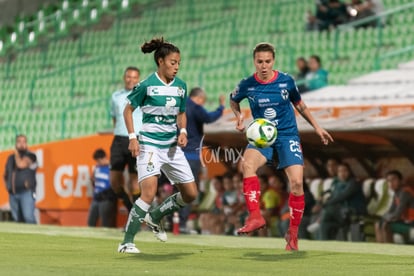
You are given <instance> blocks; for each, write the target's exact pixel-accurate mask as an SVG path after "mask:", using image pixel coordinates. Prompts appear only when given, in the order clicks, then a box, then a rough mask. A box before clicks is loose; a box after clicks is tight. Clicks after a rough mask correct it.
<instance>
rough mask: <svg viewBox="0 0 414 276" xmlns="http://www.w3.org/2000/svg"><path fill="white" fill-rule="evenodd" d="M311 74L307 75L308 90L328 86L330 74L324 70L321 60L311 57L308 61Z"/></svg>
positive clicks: (317, 57)
mask: <svg viewBox="0 0 414 276" xmlns="http://www.w3.org/2000/svg"><path fill="white" fill-rule="evenodd" d="M308 65H309V72H308V74H306V87H307V90H309V91H312V90H316V89H319V88H322V87H324V86H327V85H328V72H327V71H326V70H325V69H322V63H321V58H320V57H319V56H317V55H312V56H310V58H309V60H308Z"/></svg>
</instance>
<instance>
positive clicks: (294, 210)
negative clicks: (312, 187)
mask: <svg viewBox="0 0 414 276" xmlns="http://www.w3.org/2000/svg"><path fill="white" fill-rule="evenodd" d="M288 204H289V210H290V223H289V228H294V229H295V228H296V229H297V228H298V227H299V224H300V222H301V220H302V215H303V210H304V209H305V195H301V196H295V195H294V194H292V193H290V194H289V201H288Z"/></svg>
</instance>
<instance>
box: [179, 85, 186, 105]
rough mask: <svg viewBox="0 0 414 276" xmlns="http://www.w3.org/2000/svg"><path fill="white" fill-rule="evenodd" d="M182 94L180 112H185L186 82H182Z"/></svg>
mask: <svg viewBox="0 0 414 276" xmlns="http://www.w3.org/2000/svg"><path fill="white" fill-rule="evenodd" d="M183 89H184V95H183V99H182V100H181V104H180V109H179V110H180V112H185V103H186V102H187V84H185V83H184V87H183Z"/></svg>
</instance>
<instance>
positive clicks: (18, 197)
mask: <svg viewBox="0 0 414 276" xmlns="http://www.w3.org/2000/svg"><path fill="white" fill-rule="evenodd" d="M36 161H37V158H36V155H35V154H34V153H33V152H30V151H29V150H28V147H27V137H26V136H25V135H23V134H20V135H18V136H17V137H16V150H15V152H14V153H13V154H11V155H10V156H9V157H8V159H7V162H6V169H5V175H4V180H5V182H6V188H7V191H8V192H9V203H10V209H11V214H12V217H13V220H14V221H16V222H26V223H33V224H35V223H36V218H35V215H34V210H35V191H36V169H37V162H36Z"/></svg>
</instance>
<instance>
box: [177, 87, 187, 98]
mask: <svg viewBox="0 0 414 276" xmlns="http://www.w3.org/2000/svg"><path fill="white" fill-rule="evenodd" d="M184 93H185V90H184V88H182V87H178V89H177V94H178V96H179V97H184Z"/></svg>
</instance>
